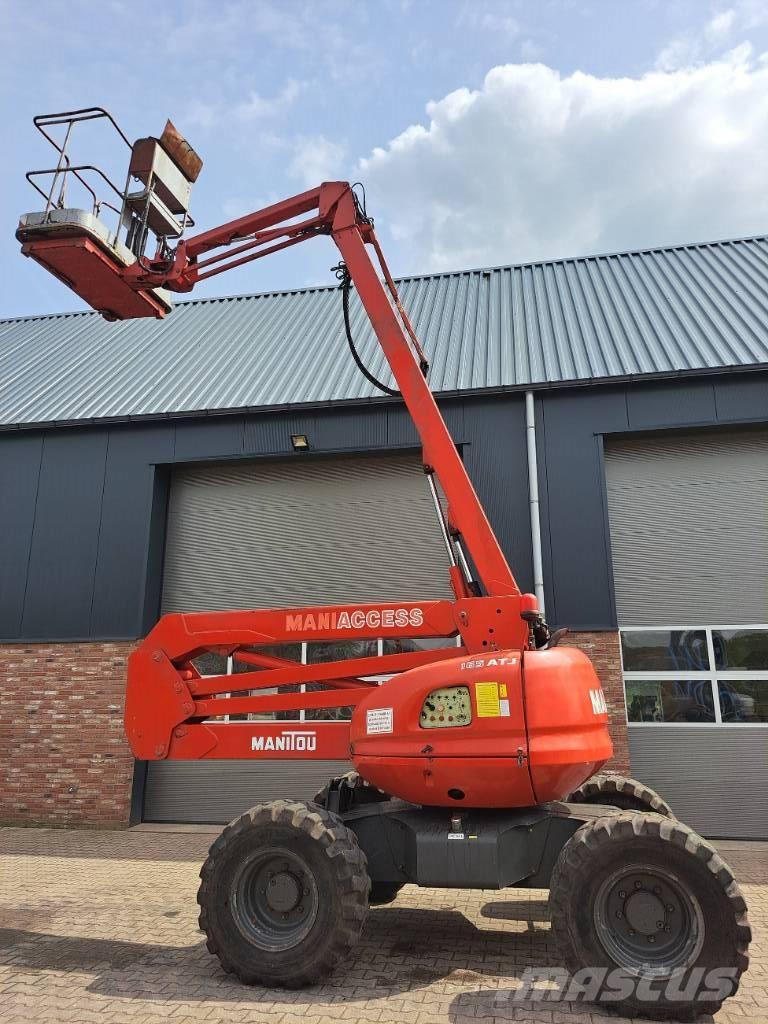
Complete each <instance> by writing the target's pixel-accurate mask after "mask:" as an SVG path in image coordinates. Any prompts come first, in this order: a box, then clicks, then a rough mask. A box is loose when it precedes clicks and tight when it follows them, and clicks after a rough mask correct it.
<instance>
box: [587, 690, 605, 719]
mask: <svg viewBox="0 0 768 1024" xmlns="http://www.w3.org/2000/svg"><path fill="white" fill-rule="evenodd" d="M589 699H590V701H591V703H592V713H593V714H595V715H607V714H608V705H607V704H606V702H605V694H604V693H603V691H602V689H600V690H590V691H589Z"/></svg>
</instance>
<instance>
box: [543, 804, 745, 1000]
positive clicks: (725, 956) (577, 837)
mask: <svg viewBox="0 0 768 1024" xmlns="http://www.w3.org/2000/svg"><path fill="white" fill-rule="evenodd" d="M550 914H551V918H552V931H553V934H554V937H555V940H556V942H557V944H558V947H559V949H560V951H561V954H562V957H563V959H564V961H565V965H566V967H567V968H568V970H569V971H570V972H571V973H572V974H574V975H577V977H578V976H579V975H578V972H582V971H586V972H587V973H589V975H590V984H591V985H592V986H593V988H592V992H591V993H590V995H592V994H594V996H595V997H596V998H597V999H598V1000H599V1001H600V1002H605V1003H606V1005H608V1006H612V1007H614V1008H615V1009H617V1010H620V1011H621V1012H622V1013H624V1014H626V1015H627V1016H629V1017H634V1016H639V1015H643V1016H649V1017H655V1018H657V1019H674V1020H692V1019H693V1018H695V1017H697V1016H699V1015H701V1014H705V1013H716V1012H717V1010H719V1009H720V1006H721V1005H722V1003H723V1000H724V999H726V998H727V997H728V996H730V995H733V993H734V992H735V991H736V989H737V988H738V985H739V978H740V977H741V975H742V973H743V972H744V971H745V970H746V969H747V966H748V963H749V959H748V955H747V949H748V945H749V942H750V939H751V931H750V927H749V921H748V918H747V908H746V904H745V902H744V898H743V896H742V895H741V892H740V890H739V888H738V886H737V884H736V882H735V881H734V878H733V875H732V874H731V871H730V869H729V868H728V866H727V864H726V863H725V862H724V861H723V860H722V859H721V858H720V856H719V855H718V854H717V853H716V852H715V850H714V848H713V847H712V846H710V844H709V843H707V842H706V841H705V840H704V839H702V838H701V837H700V836H698V835H696V833H695V832H693V830H692V829H690V828H688V827H687V826H686V825H683V824H681V823H680V822H678V821H675V820H674V819H669V818H664V817H662V816H660V815H656V814H637V813H632V812H627V813H623V814H617V815H616V816H615V817H607V818H598V819H595V820H593V821H590V822H588V823H587V824H585V825H582V827H581V828H580V829H579V830H578V831H577V832H575V833H574V835H573V836H572V837H571V839H569V841H568V842H567V843H566V844H565V846H564V847H563V849H562V850H561V852H560V857H559V858H558V861H557V864H556V865H555V868H554V871H553V873H552V879H551V888H550Z"/></svg>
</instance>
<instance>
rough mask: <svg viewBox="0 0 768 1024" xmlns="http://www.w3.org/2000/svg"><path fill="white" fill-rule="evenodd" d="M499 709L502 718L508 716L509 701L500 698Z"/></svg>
mask: <svg viewBox="0 0 768 1024" xmlns="http://www.w3.org/2000/svg"><path fill="white" fill-rule="evenodd" d="M499 711H500V714H501V717H502V718H509V701H508V700H500V701H499Z"/></svg>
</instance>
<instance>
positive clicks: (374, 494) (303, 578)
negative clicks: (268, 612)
mask: <svg viewBox="0 0 768 1024" xmlns="http://www.w3.org/2000/svg"><path fill="white" fill-rule="evenodd" d="M450 596H451V589H450V584H449V576H448V561H447V556H446V554H445V549H444V546H443V540H442V536H441V535H440V532H439V528H438V525H437V522H436V518H435V512H434V506H433V504H432V500H431V497H430V495H429V490H428V487H427V483H426V480H425V478H424V474H423V471H422V468H421V460H420V457H419V456H418V455H416V454H411V453H409V454H404V453H403V454H397V455H394V454H381V455H377V456H367V457H340V458H318V457H312V456H311V455H307V456H305V457H303V458H302V459H300V460H298V459H295V458H294V459H289V460H284V461H283V460H280V461H272V460H265V461H258V460H257V461H253V462H245V463H241V462H228V463H218V464H214V465H205V466H196V467H187V468H185V469H179V470H177V471H176V472H175V473H174V474H173V477H172V482H171V491H170V500H169V510H168V534H167V542H166V557H165V570H164V584H163V604H162V608H163V611H194V610H205V609H211V610H213V609H227V608H260V607H261V608H264V607H282V606H289V607H290V606H292V605H307V604H308V605H311V604H335V603H338V604H344V603H348V602H350V601H361V602H364V601H376V600H381V601H396V600H400V601H405V600H430V599H441V598H448V597H450Z"/></svg>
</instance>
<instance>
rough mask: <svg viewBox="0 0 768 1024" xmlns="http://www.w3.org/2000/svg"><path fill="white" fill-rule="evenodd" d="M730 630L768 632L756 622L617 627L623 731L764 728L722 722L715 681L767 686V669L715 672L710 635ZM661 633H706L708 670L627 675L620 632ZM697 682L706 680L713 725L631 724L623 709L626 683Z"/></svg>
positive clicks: (763, 724)
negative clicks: (749, 682) (710, 690)
mask: <svg viewBox="0 0 768 1024" xmlns="http://www.w3.org/2000/svg"><path fill="white" fill-rule="evenodd" d="M734 629H759V630H762V631H763V632H766V633H768V624H766V623H760V622H745V623H741V622H738V623H733V622H730V623H728V624H724V625H701V624H700V623H699V624H697V625H683V626H681V625H672V626H669V625H658V626H619V658H620V660H621V682H622V688H623V691H624V718H625V721H626V723H627V728H630V729H648V728H651V729H663V728H667V727H673V728H676V729H681V728H682V729H707V728H710V729H711V728H715V727H721V728H726V729H728V728H732V729H766V728H768V722H724V721H723V716H722V711H721V708H720V690H719V687H718V683H719V682H728V680H733V681H734V682H737V681H739V680H748V681H753V680H754V681H755V682H765V683H766V685H768V669H718V668H716V667H715V646H714V641H713V639H712V634H713V633H715V632H719V631H727V630H734ZM665 632H670V633H671V632H699V633H705V634H706V640H707V658H708V661H709V668H707V669H701V670H700V671H696V670H695V669H694V670H691V669H687V670H685V671H680V672H677V671H665V670H661V669H659V670H653V669H646V670H645V671H631V672H628V671H626V670H625V668H624V645H623V644H622V642H621V638H622V634H623V633H665ZM691 679H697V680H700V681H702V682H705V681H709V684H710V686H711V688H712V701H713V706H714V709H715V720H714V722H633V721H631V720H630V718H629V708H628V706H627V685H626V684H627V682H632V681H637V682H655V681H664V680H681V681H687V680H691Z"/></svg>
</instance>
